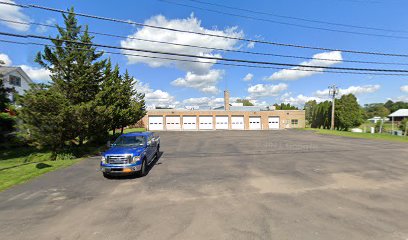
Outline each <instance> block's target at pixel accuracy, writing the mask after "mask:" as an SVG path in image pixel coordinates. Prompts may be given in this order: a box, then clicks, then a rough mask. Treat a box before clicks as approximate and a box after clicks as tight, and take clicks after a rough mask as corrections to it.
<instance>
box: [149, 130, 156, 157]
mask: <svg viewBox="0 0 408 240" xmlns="http://www.w3.org/2000/svg"><path fill="white" fill-rule="evenodd" d="M155 144H156V143H155V142H154V141H153V135H152V134H150V135H148V136H147V154H148V156H147V158H148V160H147V161H148V163H150V162H151V161H152V160H153V155H154V153H155V150H156V147H155V146H156V145H155Z"/></svg>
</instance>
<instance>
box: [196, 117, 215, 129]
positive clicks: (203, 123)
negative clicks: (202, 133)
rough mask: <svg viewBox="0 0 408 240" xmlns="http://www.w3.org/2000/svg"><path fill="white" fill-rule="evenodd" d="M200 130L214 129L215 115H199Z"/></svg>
mask: <svg viewBox="0 0 408 240" xmlns="http://www.w3.org/2000/svg"><path fill="white" fill-rule="evenodd" d="M199 122H200V124H199V128H200V130H212V129H213V117H212V116H200V117H199Z"/></svg>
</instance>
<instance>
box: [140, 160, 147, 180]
mask: <svg viewBox="0 0 408 240" xmlns="http://www.w3.org/2000/svg"><path fill="white" fill-rule="evenodd" d="M146 165H147V164H146V158H143V161H142V167H141V169H140V172H139V176H141V177H144V176H146Z"/></svg>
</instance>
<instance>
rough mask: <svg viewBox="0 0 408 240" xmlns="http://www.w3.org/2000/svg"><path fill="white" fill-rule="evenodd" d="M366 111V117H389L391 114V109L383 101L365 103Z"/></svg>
mask: <svg viewBox="0 0 408 240" xmlns="http://www.w3.org/2000/svg"><path fill="white" fill-rule="evenodd" d="M364 111H365V115H366V118H373V117H383V118H384V117H387V116H388V115H389V114H390V110H389V109H388V108H386V107H385V106H384V104H383V103H371V104H365V105H364Z"/></svg>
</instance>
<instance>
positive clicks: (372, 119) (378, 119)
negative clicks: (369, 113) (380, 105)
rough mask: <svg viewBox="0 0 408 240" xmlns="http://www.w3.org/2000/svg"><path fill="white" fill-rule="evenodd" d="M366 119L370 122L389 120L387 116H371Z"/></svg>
mask: <svg viewBox="0 0 408 240" xmlns="http://www.w3.org/2000/svg"><path fill="white" fill-rule="evenodd" d="M367 120H368V121H370V122H372V123H377V122H381V121H382V122H387V121H389V120H390V119H388V118H382V117H373V118H369V119H367Z"/></svg>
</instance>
